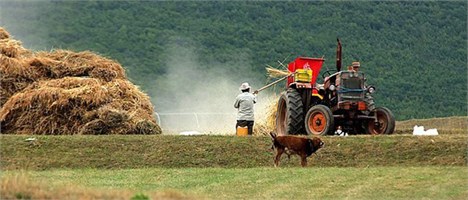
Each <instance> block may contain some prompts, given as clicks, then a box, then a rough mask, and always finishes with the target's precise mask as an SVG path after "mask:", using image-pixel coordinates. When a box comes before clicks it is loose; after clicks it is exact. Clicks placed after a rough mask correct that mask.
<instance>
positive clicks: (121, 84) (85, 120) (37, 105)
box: [0, 77, 161, 135]
mask: <svg viewBox="0 0 468 200" xmlns="http://www.w3.org/2000/svg"><path fill="white" fill-rule="evenodd" d="M109 83H111V82H105V81H103V80H100V79H95V78H80V77H66V78H62V79H53V80H45V81H39V82H36V83H33V84H31V85H30V86H28V87H27V88H26V89H24V90H23V91H22V92H19V93H17V94H15V95H13V96H12V97H11V98H10V99H9V100H8V101H7V102H6V103H5V105H4V106H3V108H2V109H1V110H0V123H1V129H2V132H3V133H18V134H21V133H24V134H52V135H56V134H159V133H161V129H160V127H159V126H158V125H157V123H156V121H155V119H154V118H153V117H152V115H153V112H154V110H153V108H152V106H151V102H150V101H149V97H148V96H146V95H145V94H144V93H142V92H141V91H139V90H138V88H137V87H136V86H134V85H133V84H132V83H130V82H129V81H127V80H119V81H117V82H116V83H113V84H109ZM142 124H144V125H142Z"/></svg>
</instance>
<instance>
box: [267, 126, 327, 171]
mask: <svg viewBox="0 0 468 200" xmlns="http://www.w3.org/2000/svg"><path fill="white" fill-rule="evenodd" d="M270 135H271V138H272V141H273V146H272V148H274V149H276V156H275V167H277V166H279V161H280V159H281V155H282V154H283V153H286V154H287V155H288V157H289V156H290V154H291V153H294V154H297V155H299V156H300V157H301V166H302V167H305V166H307V157H309V156H310V155H312V153H315V152H316V151H317V150H319V149H320V148H322V147H323V145H325V144H324V143H323V142H322V140H320V138H318V137H314V138H312V139H310V138H306V137H299V136H291V135H280V136H277V135H276V134H275V133H273V132H270Z"/></svg>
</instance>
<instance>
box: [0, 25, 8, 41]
mask: <svg viewBox="0 0 468 200" xmlns="http://www.w3.org/2000/svg"><path fill="white" fill-rule="evenodd" d="M8 38H10V33H8V32H7V31H6V30H5V29H4V28H2V27H0V40H3V39H8Z"/></svg>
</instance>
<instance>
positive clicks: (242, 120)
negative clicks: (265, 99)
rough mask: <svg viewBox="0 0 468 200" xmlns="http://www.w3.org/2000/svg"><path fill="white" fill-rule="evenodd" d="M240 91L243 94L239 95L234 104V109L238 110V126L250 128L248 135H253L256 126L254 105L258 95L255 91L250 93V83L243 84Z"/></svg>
mask: <svg viewBox="0 0 468 200" xmlns="http://www.w3.org/2000/svg"><path fill="white" fill-rule="evenodd" d="M239 90H240V91H241V92H242V93H241V94H239V95H237V97H236V102H235V103H234V108H237V124H236V129H237V127H238V126H242V127H245V126H247V128H248V134H249V135H252V132H253V125H254V104H255V103H256V102H257V96H256V95H257V93H258V91H255V92H253V94H252V93H250V85H249V83H242V84H241V86H240V87H239Z"/></svg>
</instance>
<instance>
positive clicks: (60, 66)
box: [28, 50, 126, 81]
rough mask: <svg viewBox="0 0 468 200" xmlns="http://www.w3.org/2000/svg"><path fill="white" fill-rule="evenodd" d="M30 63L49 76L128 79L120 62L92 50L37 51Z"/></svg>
mask: <svg viewBox="0 0 468 200" xmlns="http://www.w3.org/2000/svg"><path fill="white" fill-rule="evenodd" d="M28 63H29V65H30V66H33V67H35V68H38V70H40V69H42V70H40V71H42V72H44V73H43V75H44V76H46V77H48V78H63V77H67V76H75V77H82V76H87V77H92V78H99V79H102V80H105V81H111V80H114V79H117V78H120V79H126V75H125V70H124V69H123V67H122V66H121V65H120V64H119V63H117V62H115V61H113V60H110V59H107V58H104V57H102V56H99V55H97V54H95V53H92V52H90V51H83V52H78V53H76V52H72V51H67V50H54V51H52V52H44V51H42V52H37V53H35V54H34V56H33V57H31V58H30V59H29V60H28Z"/></svg>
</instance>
